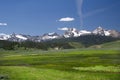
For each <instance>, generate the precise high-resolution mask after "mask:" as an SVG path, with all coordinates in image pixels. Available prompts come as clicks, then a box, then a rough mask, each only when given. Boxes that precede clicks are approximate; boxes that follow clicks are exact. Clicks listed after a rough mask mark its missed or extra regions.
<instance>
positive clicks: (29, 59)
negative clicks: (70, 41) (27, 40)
mask: <svg viewBox="0 0 120 80" xmlns="http://www.w3.org/2000/svg"><path fill="white" fill-rule="evenodd" d="M0 80H120V50H119V49H92V48H88V49H70V50H69V49H68V50H67V49H66V50H51V51H41V50H15V51H9V50H8V51H6V50H1V51H0Z"/></svg>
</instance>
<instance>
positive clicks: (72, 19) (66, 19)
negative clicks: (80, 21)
mask: <svg viewBox="0 0 120 80" xmlns="http://www.w3.org/2000/svg"><path fill="white" fill-rule="evenodd" d="M74 20H75V19H74V18H71V17H65V18H61V19H59V21H64V22H69V21H74Z"/></svg>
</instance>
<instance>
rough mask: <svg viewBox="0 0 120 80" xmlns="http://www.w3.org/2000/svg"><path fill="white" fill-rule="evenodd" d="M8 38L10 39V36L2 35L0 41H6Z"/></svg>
mask: <svg viewBox="0 0 120 80" xmlns="http://www.w3.org/2000/svg"><path fill="white" fill-rule="evenodd" d="M8 38H10V35H7V34H4V33H1V34H0V40H7V39H8Z"/></svg>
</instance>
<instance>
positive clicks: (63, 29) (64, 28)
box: [58, 27, 68, 31]
mask: <svg viewBox="0 0 120 80" xmlns="http://www.w3.org/2000/svg"><path fill="white" fill-rule="evenodd" d="M58 30H62V31H67V30H68V28H67V27H63V28H58Z"/></svg>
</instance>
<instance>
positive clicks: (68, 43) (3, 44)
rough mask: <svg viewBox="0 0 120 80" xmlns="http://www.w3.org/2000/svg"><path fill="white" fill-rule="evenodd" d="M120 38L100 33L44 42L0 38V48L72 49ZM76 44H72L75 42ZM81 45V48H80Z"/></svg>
mask: <svg viewBox="0 0 120 80" xmlns="http://www.w3.org/2000/svg"><path fill="white" fill-rule="evenodd" d="M115 40H119V39H118V38H113V37H106V36H100V35H85V36H80V37H74V38H62V39H55V40H49V41H43V42H33V41H24V42H11V41H3V40H0V48H2V49H5V50H16V49H25V50H26V49H31V48H35V49H41V50H49V49H71V48H77V46H80V47H81V48H83V47H89V46H92V45H98V44H102V43H106V42H111V41H115ZM74 42H75V44H72V43H74ZM80 47H79V48H80Z"/></svg>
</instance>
